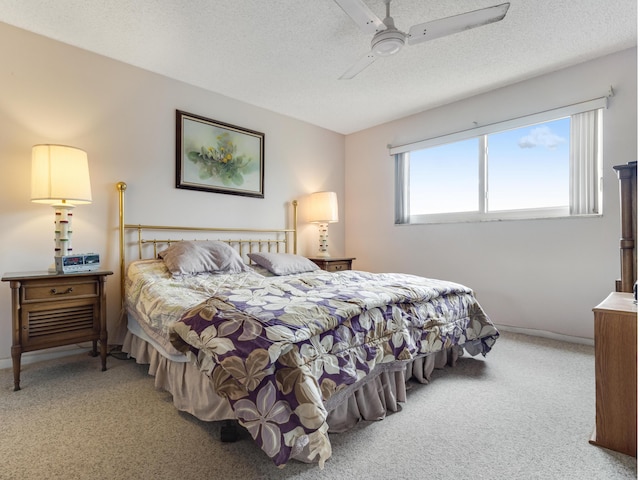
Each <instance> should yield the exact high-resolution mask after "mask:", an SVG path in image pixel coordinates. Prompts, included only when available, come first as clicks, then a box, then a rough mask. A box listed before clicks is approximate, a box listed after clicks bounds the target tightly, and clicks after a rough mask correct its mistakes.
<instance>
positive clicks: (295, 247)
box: [291, 200, 298, 254]
mask: <svg viewBox="0 0 640 480" xmlns="http://www.w3.org/2000/svg"><path fill="white" fill-rule="evenodd" d="M291 204H292V205H293V253H294V254H297V253H298V201H297V200H294V201H293V202H291Z"/></svg>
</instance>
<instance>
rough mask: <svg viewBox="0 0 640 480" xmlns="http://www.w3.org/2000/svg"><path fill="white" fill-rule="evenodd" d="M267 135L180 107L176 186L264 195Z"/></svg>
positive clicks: (177, 122) (226, 192)
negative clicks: (265, 142) (185, 110)
mask: <svg viewBox="0 0 640 480" xmlns="http://www.w3.org/2000/svg"><path fill="white" fill-rule="evenodd" d="M264 137H265V135H264V133H261V132H256V131H254V130H249V129H247V128H242V127H239V126H237V125H231V124H229V123H224V122H220V121H218V120H213V119H211V118H206V117H203V116H200V115H196V114H193V113H188V112H184V111H182V110H176V188H183V189H187V190H199V191H203V192H214V193H225V194H230V195H242V196H246V197H256V198H264Z"/></svg>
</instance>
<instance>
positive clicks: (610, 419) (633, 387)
mask: <svg viewBox="0 0 640 480" xmlns="http://www.w3.org/2000/svg"><path fill="white" fill-rule="evenodd" d="M593 312H594V322H595V323H594V332H593V334H594V339H595V364H596V365H595V367H596V368H595V374H596V427H595V429H594V431H593V435H592V436H591V440H590V443H592V444H594V445H598V446H600V447H605V448H609V449H611V450H616V451H618V452H622V453H626V454H627V455H632V456H634V457H635V456H636V453H637V425H638V424H637V405H638V394H637V380H638V377H637V372H638V366H637V332H638V305H637V304H635V303H634V301H633V294H632V293H619V292H614V293H612V294H610V295H609V296H608V297H607V298H606V299H605V300H604V301H603V302H602V303H601V304H600V305H598V306H597V307H595V308H594V309H593Z"/></svg>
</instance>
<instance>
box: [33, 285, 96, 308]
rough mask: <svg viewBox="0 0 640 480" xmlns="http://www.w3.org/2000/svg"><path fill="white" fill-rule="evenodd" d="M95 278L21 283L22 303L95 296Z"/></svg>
mask: <svg viewBox="0 0 640 480" xmlns="http://www.w3.org/2000/svg"><path fill="white" fill-rule="evenodd" d="M97 295H98V282H97V280H87V279H77V280H73V279H69V280H68V281H65V282H60V281H58V282H50V281H47V280H37V281H36V280H34V281H30V282H24V284H23V285H22V303H23V304H24V303H30V302H42V301H47V302H49V301H55V300H68V299H72V298H86V297H96V296H97Z"/></svg>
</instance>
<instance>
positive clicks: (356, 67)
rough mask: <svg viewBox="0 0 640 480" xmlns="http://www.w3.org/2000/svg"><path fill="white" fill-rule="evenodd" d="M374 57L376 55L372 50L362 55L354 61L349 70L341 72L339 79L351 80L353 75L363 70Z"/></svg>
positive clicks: (374, 59)
mask: <svg viewBox="0 0 640 480" xmlns="http://www.w3.org/2000/svg"><path fill="white" fill-rule="evenodd" d="M376 58H377V57H376V56H375V55H374V54H373V53H372V52H369V53H368V54H366V55H365V56H364V57H362V58H361V59H360V60H358V61H357V62H356V63H354V64H353V66H352V67H351V68H350V69H349V70H347V71H346V72H344V73H343V74H342V76H341V77H340V80H351V79H352V78H353V77H355V76H356V75H357V74H359V73H360V72H361V71H363V70H364V69H365V68H367V67H368V66H369V65H371V64H372V63H373V62H375V61H376Z"/></svg>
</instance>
